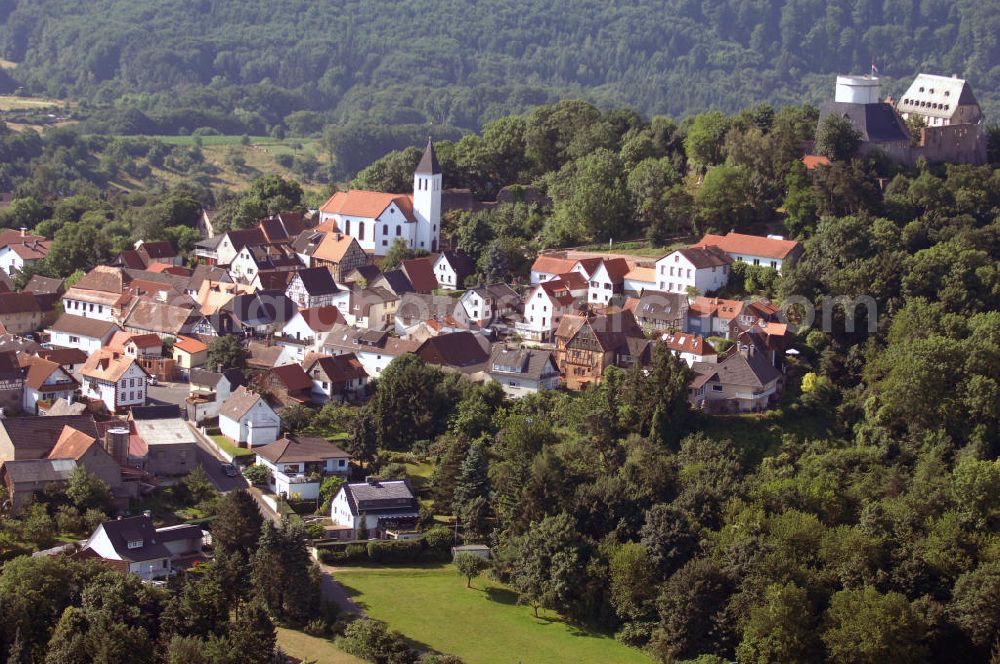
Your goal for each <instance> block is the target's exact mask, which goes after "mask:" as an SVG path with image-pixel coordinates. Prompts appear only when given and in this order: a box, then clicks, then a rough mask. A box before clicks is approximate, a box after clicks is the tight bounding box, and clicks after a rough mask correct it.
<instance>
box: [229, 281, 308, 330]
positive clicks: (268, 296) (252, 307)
mask: <svg viewBox="0 0 1000 664" xmlns="http://www.w3.org/2000/svg"><path fill="white" fill-rule="evenodd" d="M223 310H224V311H229V312H231V313H232V315H233V317H234V318H235V319H236V320H237V321H239V322H240V323H241V324H243V325H248V326H250V327H257V326H261V325H273V324H275V323H277V324H281V325H284V324H285V323H287V322H288V321H289V320H291V318H292V316H294V315H295V303H294V302H292V301H291V300H290V299H289V298H288V296H287V295H285V293H284V291H272V290H261V291H258V292H256V293H254V294H253V295H237V296H236V297H234V298H233V299H231V300H230V301H229V302H227V303H226V304H225V305H224V306H223Z"/></svg>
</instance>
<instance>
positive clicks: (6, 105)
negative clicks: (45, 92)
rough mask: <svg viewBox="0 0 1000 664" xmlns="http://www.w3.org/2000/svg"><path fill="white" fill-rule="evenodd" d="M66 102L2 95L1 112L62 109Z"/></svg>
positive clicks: (0, 98) (0, 96) (0, 99)
mask: <svg viewBox="0 0 1000 664" xmlns="http://www.w3.org/2000/svg"><path fill="white" fill-rule="evenodd" d="M64 104H65V102H62V101H59V100H58V99H40V98H38V97H17V96H14V95H0V111H23V110H29V109H31V110H35V109H40V108H61V107H62V106H63V105H64Z"/></svg>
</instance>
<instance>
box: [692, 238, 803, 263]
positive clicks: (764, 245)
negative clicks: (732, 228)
mask: <svg viewBox="0 0 1000 664" xmlns="http://www.w3.org/2000/svg"><path fill="white" fill-rule="evenodd" d="M712 245H715V246H717V247H719V248H720V249H722V250H723V251H725V252H726V253H727V254H743V255H744V256H761V257H763V258H776V259H785V258H787V257H788V255H789V254H790V253H792V252H793V251H795V250H796V249H797V248H799V246H800V245H799V243H798V242H796V241H795V240H777V239H774V238H769V237H761V236H759V235H744V234H743V233H733V232H729V233H727V234H726V235H706V236H705V237H703V238H702V239H701V241H699V242H698V243H697V244H693V245H691V247H708V246H712Z"/></svg>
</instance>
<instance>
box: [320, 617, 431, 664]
mask: <svg viewBox="0 0 1000 664" xmlns="http://www.w3.org/2000/svg"><path fill="white" fill-rule="evenodd" d="M337 647H338V648H340V649H341V650H343V651H345V652H347V653H349V654H351V655H354V656H355V657H360V658H361V659H365V660H368V661H369V662H392V663H393V664H411V663H412V662H415V661H416V659H417V657H416V653H414V652H413V651H412V650H411V649H410V646H409V645H408V644H407V643H406V639H405V638H404V637H403V635H402V634H400V633H399V632H390V631H389V628H388V626H386V624H385V623H384V622H382V621H380V620H371V619H369V618H361V619H359V620H355V621H354V622H352V623H351V624H349V625H348V626H347V627H346V628H345V629H344V635H343V636H342V637H340V638H339V639H337Z"/></svg>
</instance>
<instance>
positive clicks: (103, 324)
mask: <svg viewBox="0 0 1000 664" xmlns="http://www.w3.org/2000/svg"><path fill="white" fill-rule="evenodd" d="M49 329H50V330H52V331H55V332H65V333H66V334H73V335H77V336H81V337H89V338H91V339H104V338H105V337H107V336H108V335H110V334H111V333H112V332H114V331H115V330H117V329H119V328H118V326H117V325H115V324H114V323H111V322H109V321H106V320H98V319H97V318H84V317H83V316H74V315H72V314H63V315H62V316H60V317H59V318H58V319H56V322H55V323H53V324H52V325H51V326H50V327H49Z"/></svg>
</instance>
